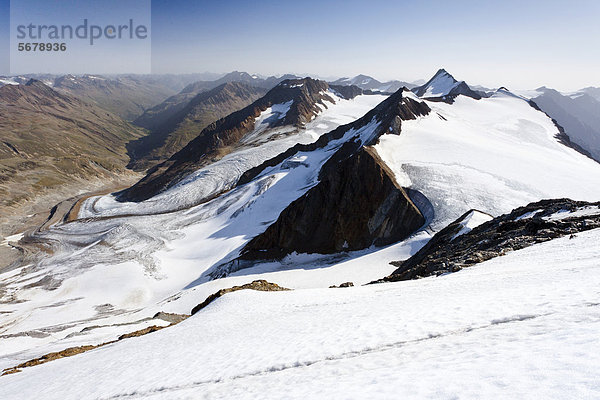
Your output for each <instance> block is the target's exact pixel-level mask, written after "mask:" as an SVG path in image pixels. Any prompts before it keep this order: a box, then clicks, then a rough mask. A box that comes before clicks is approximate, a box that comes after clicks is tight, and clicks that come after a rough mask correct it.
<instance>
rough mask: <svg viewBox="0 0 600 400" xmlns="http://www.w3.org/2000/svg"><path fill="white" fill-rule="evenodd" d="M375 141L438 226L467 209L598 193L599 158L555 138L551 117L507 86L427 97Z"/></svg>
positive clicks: (594, 197) (491, 210)
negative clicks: (447, 98) (394, 131)
mask: <svg viewBox="0 0 600 400" xmlns="http://www.w3.org/2000/svg"><path fill="white" fill-rule="evenodd" d="M427 104H428V105H429V106H430V107H431V109H432V112H431V113H430V114H429V115H427V116H425V117H422V118H419V119H418V120H414V121H404V122H403V123H402V134H401V135H399V136H395V135H385V136H383V137H382V138H381V143H380V144H378V145H377V146H376V149H377V152H378V153H379V155H380V156H381V157H382V159H383V160H384V161H385V162H386V163H387V164H388V165H389V166H390V167H391V168H392V170H393V171H394V173H395V174H396V176H397V177H398V180H399V181H400V182H402V184H403V185H405V186H408V187H411V188H413V189H416V190H418V191H420V192H422V193H423V194H424V195H425V196H426V197H427V198H428V199H429V200H430V201H431V202H432V203H433V206H434V209H435V212H436V216H435V219H434V222H433V228H434V229H436V230H438V229H441V228H443V227H444V226H445V225H447V224H448V223H450V222H452V221H453V220H455V219H456V218H458V217H459V216H461V215H462V214H463V213H465V212H466V211H468V210H469V209H472V208H475V209H478V210H481V211H483V212H486V213H488V214H492V215H494V216H497V215H499V214H502V213H505V212H508V211H510V210H512V209H513V208H516V207H519V206H522V205H525V204H528V203H529V202H532V201H536V200H540V199H547V198H562V197H570V198H572V199H575V200H588V201H598V200H599V199H600V185H599V184H598V183H599V182H600V164H598V163H597V162H595V161H593V160H591V159H589V158H587V157H585V156H584V155H582V154H580V153H578V152H576V151H574V150H573V149H571V148H568V147H566V146H564V145H563V144H561V143H559V141H558V140H557V139H555V135H556V134H557V133H558V130H557V128H556V127H555V126H554V124H553V123H552V121H551V120H550V119H549V118H548V117H547V116H546V115H545V114H543V113H541V112H539V111H536V110H535V109H534V108H533V107H531V106H530V105H529V104H527V102H526V101H523V100H522V99H520V98H518V97H516V96H513V95H512V94H510V93H508V92H497V93H496V94H495V95H494V96H492V97H491V98H487V99H481V100H474V99H472V98H470V97H466V96H458V97H457V98H456V99H455V101H454V104H447V103H443V102H428V103H427Z"/></svg>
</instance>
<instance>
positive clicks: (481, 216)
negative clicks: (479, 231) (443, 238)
mask: <svg viewBox="0 0 600 400" xmlns="http://www.w3.org/2000/svg"><path fill="white" fill-rule="evenodd" d="M492 219H493V217H492V216H491V215H488V214H486V213H482V212H480V211H477V210H473V211H471V212H470V213H469V214H467V216H466V217H465V218H463V220H462V221H460V222H459V224H460V225H461V226H462V228H461V229H460V231H459V232H458V233H457V234H456V235H454V236H452V239H450V240H451V241H452V240H454V239H456V238H457V237H459V236H460V235H464V234H465V233H469V232H471V231H472V230H473V229H475V228H476V227H478V226H479V225H481V224H483V223H484V222H488V221H490V220H492Z"/></svg>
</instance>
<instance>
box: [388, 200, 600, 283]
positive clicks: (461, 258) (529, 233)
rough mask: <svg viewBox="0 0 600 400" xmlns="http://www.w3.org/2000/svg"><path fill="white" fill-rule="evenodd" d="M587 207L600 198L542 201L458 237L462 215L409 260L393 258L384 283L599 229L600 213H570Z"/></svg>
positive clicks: (457, 267)
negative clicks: (391, 268) (588, 201)
mask: <svg viewBox="0 0 600 400" xmlns="http://www.w3.org/2000/svg"><path fill="white" fill-rule="evenodd" d="M585 207H600V202H598V203H587V202H581V201H573V200H570V199H557V200H542V201H539V202H536V203H531V204H529V205H527V206H525V207H519V208H517V209H515V210H513V211H512V212H511V213H509V214H505V215H502V216H500V217H497V218H494V219H492V220H491V221H488V222H485V223H483V224H481V225H479V226H478V227H476V228H474V229H473V230H472V231H470V232H468V233H465V234H463V235H461V236H458V237H456V238H454V235H455V234H456V232H457V227H458V226H459V225H460V224H459V222H460V221H461V220H462V219H463V218H464V217H465V216H464V215H463V216H461V217H460V218H459V219H458V220H457V221H456V222H454V223H452V224H450V225H449V226H447V227H446V228H444V229H443V230H441V231H440V232H438V233H437V234H436V235H435V236H434V237H433V238H432V239H431V241H430V242H429V243H428V244H427V245H426V246H425V247H423V248H422V249H421V250H420V251H418V252H417V253H416V254H415V255H413V256H412V257H411V258H409V259H408V260H406V261H404V262H392V263H391V264H392V265H395V266H397V267H398V269H397V270H396V271H394V272H393V273H392V274H391V275H390V276H387V277H385V278H383V279H382V280H381V281H380V282H390V281H401V280H409V279H416V278H421V277H426V276H431V275H439V274H443V273H447V272H456V271H459V270H461V269H462V268H464V267H469V266H472V265H474V264H478V263H480V262H483V261H486V260H489V259H491V258H494V257H498V256H502V255H504V254H506V253H507V252H510V251H513V250H519V249H522V248H525V247H528V246H531V245H534V244H536V243H542V242H546V241H548V240H552V239H556V238H559V237H562V236H567V235H573V234H576V233H578V232H583V231H586V230H590V229H595V228H599V227H600V212H598V213H596V214H595V215H578V214H574V215H570V214H569V213H571V212H574V211H577V210H580V209H582V208H585ZM556 213H563V214H564V215H561V218H560V219H558V218H548V217H550V216H551V215H556ZM453 238H454V240H453Z"/></svg>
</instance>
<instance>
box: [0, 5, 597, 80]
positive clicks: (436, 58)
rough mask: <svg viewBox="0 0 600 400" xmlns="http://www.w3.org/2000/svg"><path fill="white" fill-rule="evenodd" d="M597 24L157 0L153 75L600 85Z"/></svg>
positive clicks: (497, 9) (496, 12) (516, 14)
mask: <svg viewBox="0 0 600 400" xmlns="http://www.w3.org/2000/svg"><path fill="white" fill-rule="evenodd" d="M126 1H127V0H123V2H126ZM57 3H59V4H60V3H62V4H63V6H57V7H58V9H64V10H67V9H68V3H69V1H62V2H60V1H59V2H57ZM7 4H8V1H7V0H0V6H1V7H2V9H0V15H1V16H2V17H1V18H2V19H3V20H4V21H1V22H0V34H1V37H2V39H6V37H7V36H8V32H7V25H8V20H7V18H6V16H7V15H8V13H7V12H4V8H5V7H6V6H7ZM599 19H600V2H598V1H596V0H579V1H576V2H569V3H566V2H564V1H556V0H546V1H527V0H520V1H516V0H504V1H482V0H479V1H475V0H455V1H452V2H448V1H433V0H421V1H417V0H409V1H407V0H371V1H368V2H365V1H355V0H345V1H323V0H321V1H315V0H306V1H302V2H298V1H294V2H292V1H285V0H278V1H272V0H257V1H252V2H250V1H221V2H216V1H203V0H201V1H184V0H170V1H167V0H154V1H152V70H153V72H155V73H166V72H173V73H189V72H204V71H211V72H227V71H231V70H244V71H248V72H252V73H261V74H265V75H268V74H282V73H287V72H292V73H298V74H314V75H320V76H324V77H330V76H350V75H356V74H358V73H365V74H369V75H372V76H374V77H376V78H378V79H380V80H385V79H403V80H414V79H420V78H423V79H427V78H428V77H430V76H431V75H432V74H433V73H434V72H435V71H436V70H437V69H438V68H440V67H444V68H446V69H447V70H448V71H449V72H451V73H452V74H453V75H455V76H456V77H457V78H458V79H465V80H467V82H472V83H475V84H484V85H489V86H499V85H504V86H507V87H509V88H510V87H514V88H528V87H537V86H540V85H547V86H551V87H556V88H559V89H563V90H570V89H577V88H579V87H583V86H589V85H595V86H600V78H598V75H597V71H598V67H599V66H600V46H598V38H600V24H599V23H598V22H599ZM2 46H3V45H2V44H0V50H1V49H2ZM3 54H6V52H3ZM3 58H5V57H3ZM0 71H2V64H1V62H0ZM40 72H43V71H40ZM90 72H93V71H90Z"/></svg>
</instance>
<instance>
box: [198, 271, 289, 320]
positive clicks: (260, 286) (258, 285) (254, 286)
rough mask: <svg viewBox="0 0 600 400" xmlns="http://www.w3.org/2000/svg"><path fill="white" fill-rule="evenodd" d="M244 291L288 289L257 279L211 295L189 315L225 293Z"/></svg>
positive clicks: (278, 290) (279, 290)
mask: <svg viewBox="0 0 600 400" xmlns="http://www.w3.org/2000/svg"><path fill="white" fill-rule="evenodd" d="M245 289H250V290H258V291H260V292H281V291H284V290H290V289H287V288H284V287H281V286H279V285H278V284H276V283H271V282H267V281H265V280H264V279H259V280H256V281H252V282H251V283H246V284H244V285H240V286H233V287H230V288H227V289H221V290H219V291H218V292H215V293H213V294H211V295H210V296H208V297H207V298H206V300H204V301H203V302H202V303H200V304H198V305H197V306H196V307H194V308H192V312H191V315H194V314H196V313H197V312H198V311H200V310H202V309H203V308H204V307H206V306H208V305H209V304H210V303H212V302H213V301H215V300H216V299H218V298H219V297H221V296H223V295H225V294H227V293H231V292H237V291H238V290H245Z"/></svg>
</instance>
